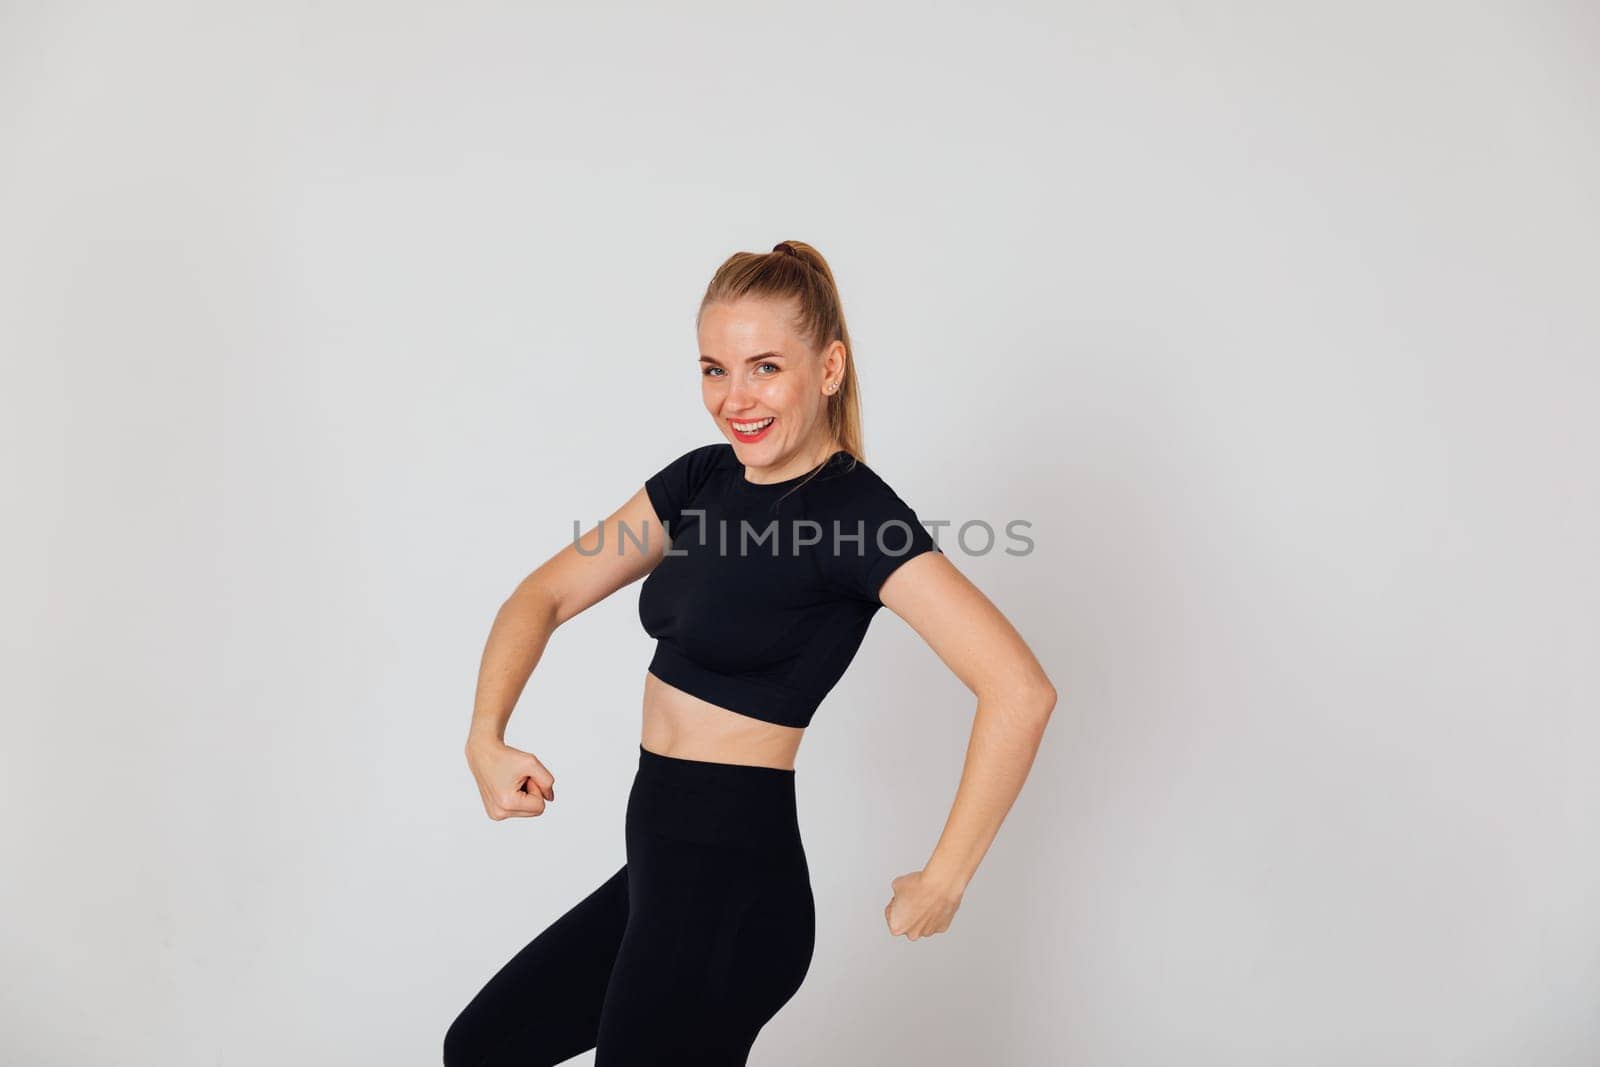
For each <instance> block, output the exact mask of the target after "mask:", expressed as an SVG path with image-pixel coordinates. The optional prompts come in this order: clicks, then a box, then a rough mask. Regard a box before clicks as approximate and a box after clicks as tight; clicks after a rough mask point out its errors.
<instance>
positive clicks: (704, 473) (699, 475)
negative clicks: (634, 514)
mask: <svg viewBox="0 0 1600 1067" xmlns="http://www.w3.org/2000/svg"><path fill="white" fill-rule="evenodd" d="M726 447H727V446H726V445H724V444H723V443H721V442H717V443H714V444H709V445H701V446H700V447H699V448H695V449H691V450H690V451H688V452H685V453H684V454H683V455H681V456H679V457H678V458H677V459H675V460H673V461H672V462H671V463H668V464H667V465H666V466H665V467H663V468H661V469H660V470H659V471H657V472H656V473H655V474H652V475H651V476H650V477H649V478H647V479H645V483H644V491H645V493H646V495H648V496H649V497H650V506H651V507H653V508H655V512H656V520H657V521H658V522H661V523H664V524H666V526H667V529H668V531H669V533H671V534H674V535H675V534H676V533H677V530H678V528H679V527H680V526H682V524H683V523H682V514H683V509H684V508H686V507H688V506H689V505H690V504H691V503H692V502H693V501H694V498H695V494H697V493H698V492H699V491H700V490H701V489H702V488H703V487H704V486H705V484H706V481H707V479H709V478H710V476H711V472H712V471H713V470H715V469H716V466H717V461H718V459H719V458H720V454H721V452H722V450H723V449H724V448H726Z"/></svg>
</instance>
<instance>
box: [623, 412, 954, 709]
mask: <svg viewBox="0 0 1600 1067" xmlns="http://www.w3.org/2000/svg"><path fill="white" fill-rule="evenodd" d="M801 483H804V484H801ZM645 491H646V493H647V494H648V495H649V497H650V503H651V505H652V506H653V507H654V508H655V512H656V518H657V519H658V520H660V521H661V522H662V523H664V524H665V525H666V527H667V533H668V535H669V536H670V538H671V543H670V547H668V549H667V554H666V555H665V556H664V557H663V558H662V560H661V562H660V563H659V564H657V565H656V567H655V569H654V570H652V571H651V572H650V574H649V575H648V576H647V577H646V578H645V580H644V585H643V586H642V587H641V588H640V590H639V621H640V622H642V623H643V624H644V628H645V632H646V633H648V634H649V635H650V636H651V637H654V638H655V639H656V651H655V656H654V658H652V659H651V661H650V673H651V674H653V675H655V676H656V677H657V678H659V679H661V680H662V681H663V682H666V683H667V684H668V685H671V686H674V687H676V688H678V689H681V690H683V691H684V692H686V693H690V694H692V695H694V696H697V697H699V698H700V699H702V700H705V701H707V702H708V703H711V704H716V705H717V706H719V707H722V708H726V709H728V710H729V711H733V712H736V713H738V714H741V715H748V716H750V717H752V718H757V719H764V720H766V721H767V722H774V723H779V724H781V725H783V726H806V725H808V724H809V723H810V722H811V716H812V714H813V713H814V712H815V711H816V709H817V706H818V705H819V704H821V703H822V698H823V697H825V696H827V694H828V692H829V691H830V690H831V689H832V688H833V687H834V685H835V684H836V683H837V682H838V681H839V679H840V678H841V677H842V676H843V675H844V672H845V668H846V667H848V666H849V665H850V661H851V660H852V659H853V658H854V657H855V654H856V650H857V649H859V648H860V647H861V641H862V639H863V638H864V637H865V636H866V633H867V626H868V624H869V623H871V621H872V617H873V615H874V614H876V613H877V610H878V609H879V608H880V607H882V606H883V602H882V601H880V600H879V599H878V590H879V588H880V587H881V586H882V585H883V582H884V580H885V579H886V578H888V577H889V575H890V573H891V572H893V571H894V569H895V568H896V567H898V566H899V565H900V564H902V563H904V562H905V561H906V560H908V559H911V558H912V557H913V556H917V555H920V554H921V553H923V552H927V551H930V550H931V551H935V552H937V551H939V550H940V549H939V546H938V545H936V544H935V543H934V541H933V538H932V537H931V536H930V535H929V534H928V531H927V530H926V529H925V528H924V527H923V525H922V523H921V522H920V521H919V520H918V518H917V515H916V512H914V511H913V510H912V509H911V508H910V507H908V506H907V505H906V503H905V502H904V501H902V500H901V499H900V498H899V497H898V496H897V495H895V492H894V490H892V489H890V488H889V486H888V485H887V484H885V482H884V481H883V479H881V478H879V477H878V476H877V474H875V473H873V471H872V470H871V469H870V468H869V467H868V466H867V465H866V464H865V463H862V462H860V461H859V460H856V459H855V458H854V457H852V456H851V455H850V454H849V453H847V452H842V451H841V452H835V453H834V454H833V456H832V457H831V458H830V459H828V460H827V461H826V462H824V463H823V464H822V466H821V467H819V468H816V470H815V473H810V472H808V473H807V474H802V475H796V476H795V477H793V478H789V479H786V480H784V481H781V482H773V483H770V484H766V485H762V484H757V483H753V482H750V481H747V480H746V479H745V476H744V465H743V464H742V463H740V462H739V459H738V457H737V456H736V455H735V453H734V451H733V446H732V445H730V444H728V443H726V442H718V443H716V444H711V445H704V446H702V447H700V448H696V449H694V450H692V451H690V452H686V453H684V454H683V455H682V456H679V457H678V458H677V459H675V460H673V461H672V462H671V463H669V464H667V466H666V467H665V468H663V469H662V470H661V471H659V472H658V473H656V474H655V475H653V476H652V477H651V478H650V479H649V480H647V481H646V482H645ZM653 535H654V536H660V535H661V531H660V530H656V531H653Z"/></svg>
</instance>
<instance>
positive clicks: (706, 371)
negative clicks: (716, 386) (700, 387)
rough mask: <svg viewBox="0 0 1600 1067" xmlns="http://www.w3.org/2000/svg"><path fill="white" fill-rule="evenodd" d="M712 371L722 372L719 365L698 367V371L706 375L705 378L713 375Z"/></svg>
mask: <svg viewBox="0 0 1600 1067" xmlns="http://www.w3.org/2000/svg"><path fill="white" fill-rule="evenodd" d="M712 372H716V373H717V374H721V373H722V368H721V367H711V366H706V367H701V368H700V373H701V374H702V375H704V376H705V377H707V378H710V377H712V376H713V373H712Z"/></svg>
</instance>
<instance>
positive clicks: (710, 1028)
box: [444, 746, 816, 1067]
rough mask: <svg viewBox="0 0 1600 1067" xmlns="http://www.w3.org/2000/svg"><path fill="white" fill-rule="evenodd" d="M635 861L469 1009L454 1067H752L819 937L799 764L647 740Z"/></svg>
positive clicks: (632, 797)
mask: <svg viewBox="0 0 1600 1067" xmlns="http://www.w3.org/2000/svg"><path fill="white" fill-rule="evenodd" d="M625 839H626V846H627V863H625V864H624V865H623V866H622V867H621V869H619V870H618V871H617V872H616V873H615V874H613V875H612V876H611V877H610V878H608V879H606V880H605V882H603V883H602V884H601V885H600V886H599V888H597V889H595V890H594V891H593V892H592V893H590V894H589V895H588V896H587V897H585V898H584V899H583V900H581V901H579V902H578V903H577V904H575V905H573V907H572V908H571V909H569V910H568V911H567V912H566V913H565V914H564V915H562V916H561V917H560V918H559V919H557V920H556V921H555V922H553V923H551V924H550V925H549V926H548V927H547V928H545V930H544V931H543V932H541V933H540V934H539V935H538V936H537V937H535V938H534V939H533V940H532V941H530V942H529V943H528V944H527V945H526V946H525V947H524V948H523V949H522V950H521V951H519V952H518V953H517V954H516V955H515V956H514V957H512V959H511V960H510V961H508V962H507V963H506V964H505V965H504V966H503V967H501V968H500V970H499V971H498V972H497V973H496V974H495V975H494V977H493V978H491V979H490V980H489V982H488V983H487V984H486V985H485V986H484V987H483V989H482V990H481V991H480V992H479V993H478V994H477V996H475V997H474V998H473V999H472V1002H471V1003H470V1004H468V1005H467V1007H466V1008H465V1009H464V1010H463V1011H462V1012H461V1013H460V1015H458V1016H457V1017H456V1020H455V1022H453V1023H452V1024H451V1025H450V1028H449V1030H448V1032H447V1033H446V1035H445V1039H444V1063H445V1067H550V1065H552V1064H558V1063H563V1062H565V1061H567V1060H569V1059H571V1058H572V1057H573V1056H576V1055H578V1054H579V1053H581V1052H584V1051H586V1050H588V1049H596V1055H595V1060H594V1062H595V1067H741V1065H743V1064H745V1063H747V1062H748V1056H749V1053H750V1049H751V1046H752V1045H753V1043H754V1042H755V1039H756V1037H757V1035H758V1034H759V1033H760V1031H761V1028H762V1027H763V1026H764V1025H765V1024H766V1023H767V1021H768V1020H770V1019H771V1018H772V1017H773V1016H774V1015H775V1014H777V1012H778V1010H779V1009H780V1008H782V1007H783V1006H784V1004H786V1003H787V1002H788V1001H789V1000H790V999H791V998H792V997H793V996H794V994H795V993H796V992H797V991H798V990H799V988H800V986H801V983H802V982H803V981H804V979H805V976H806V972H807V971H808V970H809V969H810V966H811V957H812V953H813V950H814V948H815V943H816V901H815V898H814V897H813V896H812V891H811V876H810V871H809V870H808V868H807V866H806V855H805V849H804V847H803V846H802V844H801V841H800V822H799V817H798V812H797V810H796V804H795V772H794V771H793V770H786V769H780V768H777V767H758V766H752V765H744V764H732V763H710V762H703V761H700V760H686V759H680V758H678V757H675V756H663V755H659V754H657V753H654V752H651V751H649V750H647V749H645V748H644V747H642V746H641V747H640V749H639V769H638V772H637V773H636V774H635V776H634V781H633V790H632V791H631V792H630V793H629V795H628V808H627V819H626V833H625Z"/></svg>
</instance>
